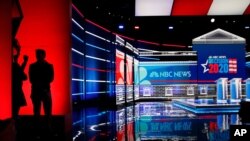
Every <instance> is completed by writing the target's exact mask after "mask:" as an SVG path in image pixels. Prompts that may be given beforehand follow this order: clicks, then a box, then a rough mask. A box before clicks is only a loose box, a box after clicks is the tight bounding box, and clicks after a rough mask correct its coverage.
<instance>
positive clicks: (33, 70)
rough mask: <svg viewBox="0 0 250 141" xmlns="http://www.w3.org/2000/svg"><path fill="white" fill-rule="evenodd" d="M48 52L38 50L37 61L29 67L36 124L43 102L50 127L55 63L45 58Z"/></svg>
mask: <svg viewBox="0 0 250 141" xmlns="http://www.w3.org/2000/svg"><path fill="white" fill-rule="evenodd" d="M45 57H46V52H45V50H42V49H37V50H36V59H37V61H36V62H35V63H32V64H31V65H30V67H29V80H30V82H31V100H32V103H33V112H34V117H35V124H38V122H39V117H40V111H41V104H42V103H43V108H44V112H45V118H46V122H47V123H46V124H48V127H49V128H50V119H51V115H52V99H51V91H50V83H51V82H52V81H53V79H54V69H53V65H52V64H50V63H48V62H47V61H46V60H45Z"/></svg>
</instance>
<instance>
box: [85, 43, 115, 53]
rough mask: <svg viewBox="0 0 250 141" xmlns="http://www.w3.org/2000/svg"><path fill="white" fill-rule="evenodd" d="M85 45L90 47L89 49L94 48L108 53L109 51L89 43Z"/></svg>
mask: <svg viewBox="0 0 250 141" xmlns="http://www.w3.org/2000/svg"><path fill="white" fill-rule="evenodd" d="M86 45H87V46H90V47H93V48H96V49H99V50H102V51H106V52H110V51H109V50H106V49H104V48H101V47H98V46H96V45H92V44H89V43H86Z"/></svg>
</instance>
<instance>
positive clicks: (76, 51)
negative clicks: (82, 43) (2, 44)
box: [71, 48, 84, 56]
mask: <svg viewBox="0 0 250 141" xmlns="http://www.w3.org/2000/svg"><path fill="white" fill-rule="evenodd" d="M71 50H72V51H73V52H75V53H78V54H80V55H82V56H84V54H83V53H82V52H80V51H78V50H76V49H74V48H71Z"/></svg>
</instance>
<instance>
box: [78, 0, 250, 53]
mask: <svg viewBox="0 0 250 141" xmlns="http://www.w3.org/2000/svg"><path fill="white" fill-rule="evenodd" d="M73 4H74V5H75V6H76V7H77V8H78V9H79V10H80V11H81V12H82V13H83V14H84V16H85V18H87V19H90V20H92V21H94V22H96V23H98V24H100V25H102V26H104V27H106V28H107V29H109V30H111V31H113V32H117V33H120V34H122V35H125V36H128V37H131V38H135V39H141V40H148V41H152V42H158V43H167V44H177V45H184V46H189V45H192V39H193V38H195V37H198V36H200V35H203V34H205V33H207V32H210V31H212V30H214V29H217V28H221V29H224V30H226V31H228V32H231V33H233V34H236V35H238V36H241V37H243V38H246V41H247V50H248V51H250V49H249V48H250V46H249V44H250V41H249V40H250V29H249V26H250V15H244V16H243V15H241V16H185V17H184V16H183V17H182V16H176V17H173V16H164V17H163V16H157V17H135V14H134V13H135V12H134V11H135V8H134V7H135V1H134V0H73ZM211 18H214V19H215V22H214V23H211V21H210V20H211ZM119 24H123V25H124V29H123V30H121V29H118V25H119ZM135 25H138V26H139V27H140V29H139V30H135V29H134V26H135ZM169 26H172V27H173V29H169Z"/></svg>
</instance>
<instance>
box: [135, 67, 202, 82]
mask: <svg viewBox="0 0 250 141" xmlns="http://www.w3.org/2000/svg"><path fill="white" fill-rule="evenodd" d="M139 74H140V76H139V78H140V84H141V85H164V84H173V83H175V84H183V83H184V84H185V83H196V82H197V64H196V63H187V62H176V63H173V62H159V63H152V62H141V63H140V67H139Z"/></svg>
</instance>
